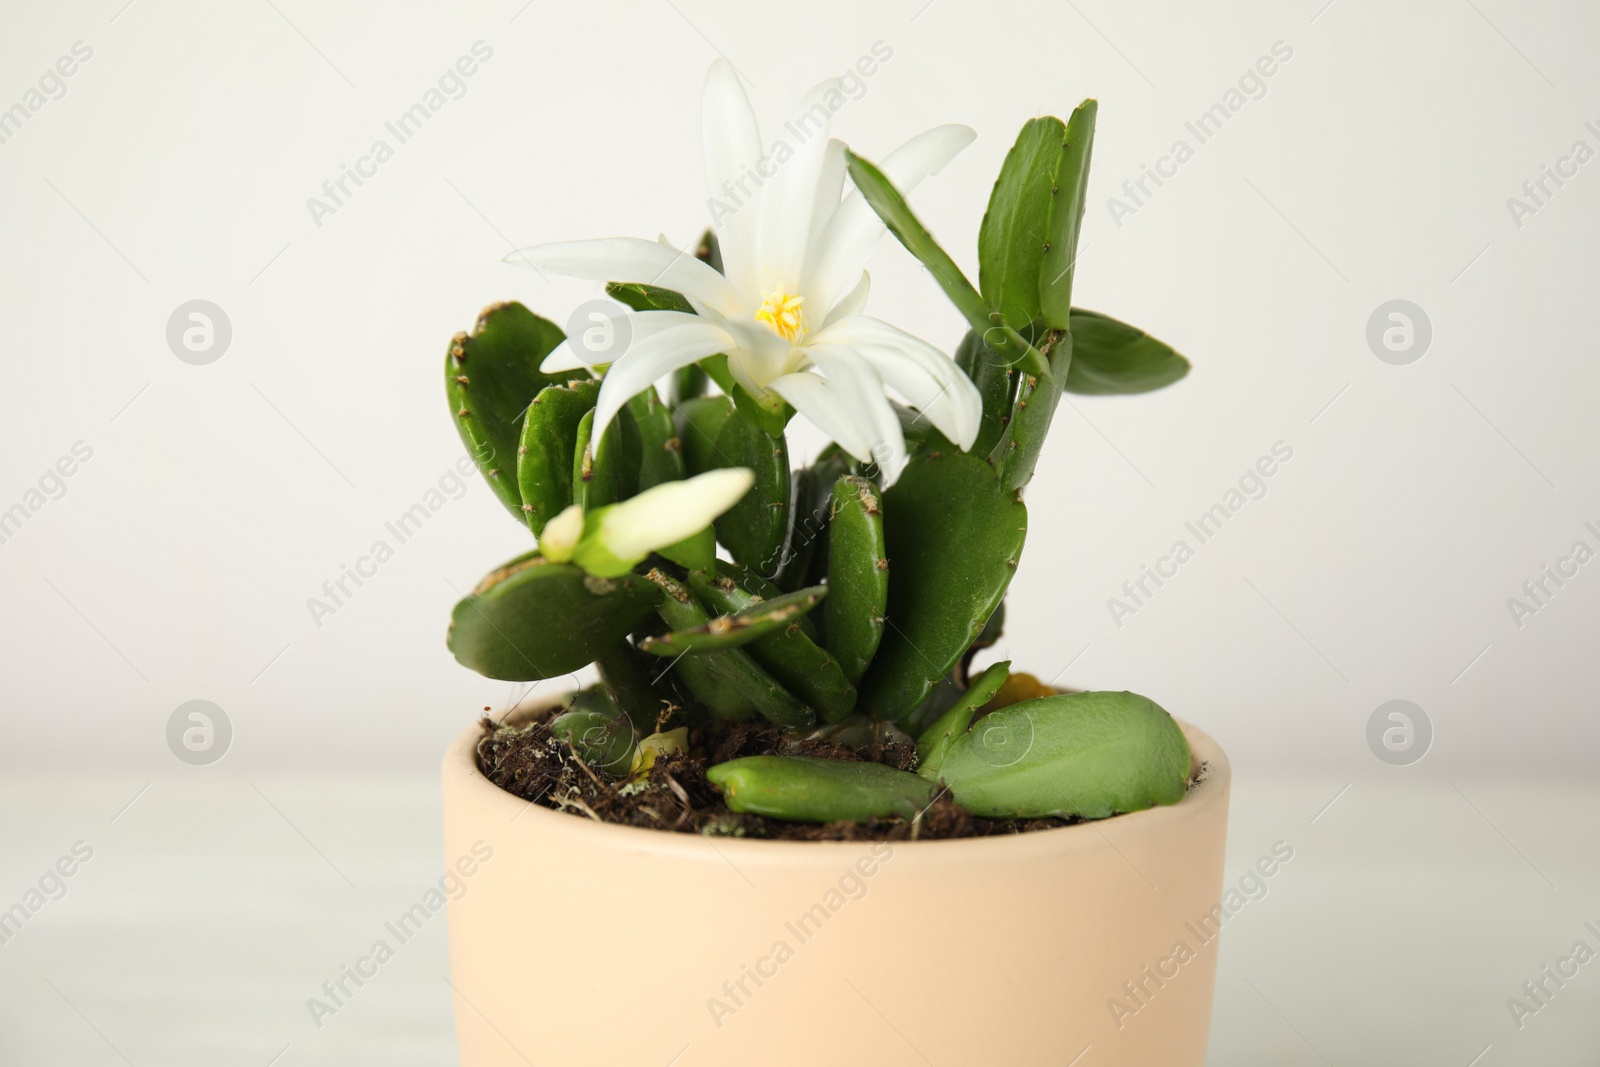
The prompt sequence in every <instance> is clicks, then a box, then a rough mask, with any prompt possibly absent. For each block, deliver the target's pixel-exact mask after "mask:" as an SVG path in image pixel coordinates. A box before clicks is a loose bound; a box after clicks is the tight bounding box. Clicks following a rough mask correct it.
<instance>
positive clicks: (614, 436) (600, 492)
mask: <svg viewBox="0 0 1600 1067" xmlns="http://www.w3.org/2000/svg"><path fill="white" fill-rule="evenodd" d="M593 430H594V412H593V411H590V412H588V413H587V414H585V415H584V416H583V418H581V419H579V420H578V432H577V436H576V438H575V439H574V441H573V459H572V502H573V503H574V504H578V505H580V506H582V508H583V510H584V511H595V510H597V509H599V508H603V507H605V506H606V505H607V504H615V503H616V502H617V501H618V500H621V499H622V498H623V497H624V496H629V495H632V494H631V493H629V492H628V489H629V486H628V454H629V453H630V452H631V453H633V454H635V455H637V454H638V436H637V435H638V431H637V430H636V429H635V428H634V425H633V422H632V420H630V419H629V418H627V416H626V415H621V416H619V417H617V418H615V419H613V420H611V425H610V426H607V427H606V433H605V436H604V437H603V438H601V440H600V444H599V446H598V447H596V445H595V442H594V441H593V439H592V438H593Z"/></svg>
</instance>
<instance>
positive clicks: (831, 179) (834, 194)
mask: <svg viewBox="0 0 1600 1067" xmlns="http://www.w3.org/2000/svg"><path fill="white" fill-rule="evenodd" d="M845 151H846V146H845V143H844V142H843V141H841V140H839V139H838V138H837V137H835V138H833V139H832V140H830V141H829V142H828V147H827V150H826V151H825V152H824V153H823V156H822V170H821V172H820V174H819V175H818V178H817V194H816V199H815V201H814V203H813V205H812V208H811V230H810V232H809V233H808V234H807V236H806V248H808V249H810V248H813V247H815V245H816V244H817V242H818V241H821V240H822V234H823V231H824V230H826V229H827V226H828V222H829V220H831V219H832V218H833V213H834V212H835V211H837V210H839V198H840V197H841V196H843V195H844V178H845V174H846V173H848V171H849V166H848V163H847V162H846V160H845Z"/></svg>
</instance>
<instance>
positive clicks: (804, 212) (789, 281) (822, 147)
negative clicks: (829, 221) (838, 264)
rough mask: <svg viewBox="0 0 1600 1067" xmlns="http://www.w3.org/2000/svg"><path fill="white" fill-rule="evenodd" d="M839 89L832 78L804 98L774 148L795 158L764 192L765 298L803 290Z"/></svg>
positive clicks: (759, 274) (760, 247) (760, 248)
mask: <svg viewBox="0 0 1600 1067" xmlns="http://www.w3.org/2000/svg"><path fill="white" fill-rule="evenodd" d="M839 86H840V82H839V79H838V78H830V79H828V80H827V81H825V82H822V83H821V84H820V85H817V86H816V87H814V88H813V89H812V90H811V91H810V92H808V93H807V94H806V95H805V96H804V97H802V98H801V100H800V104H799V106H798V107H796V108H795V111H794V115H793V117H792V118H790V120H789V122H788V123H786V124H785V126H784V133H785V136H784V138H783V139H781V140H780V141H778V143H777V144H776V145H774V148H777V147H780V146H781V147H786V148H788V149H789V150H790V152H792V153H793V154H792V155H791V156H788V157H785V158H784V159H783V160H782V161H781V162H779V161H774V162H775V165H776V172H775V173H774V174H773V175H772V177H770V178H768V179H767V182H766V184H765V185H764V186H762V187H761V228H760V231H759V237H758V239H757V242H756V254H757V262H756V272H755V276H756V282H757V285H758V286H759V287H760V291H761V293H762V294H763V295H764V294H766V293H770V292H772V291H773V290H774V289H782V290H784V291H785V292H788V293H795V292H798V291H799V289H800V282H801V272H802V271H803V270H804V269H805V265H806V242H807V240H808V239H809V238H810V236H811V217H812V214H813V213H814V212H815V210H816V202H817V188H818V186H819V185H821V184H822V177H823V170H824V168H825V166H826V164H827V160H828V144H829V141H828V127H829V125H830V124H831V123H832V121H833V112H834V106H830V100H831V99H832V97H838V99H839V100H841V101H842V100H843V99H844V96H843V93H842V90H841V89H840V87H839ZM817 310H818V311H821V310H822V309H820V308H819V309H817Z"/></svg>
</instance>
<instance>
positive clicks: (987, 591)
mask: <svg viewBox="0 0 1600 1067" xmlns="http://www.w3.org/2000/svg"><path fill="white" fill-rule="evenodd" d="M883 507H884V537H885V541H886V547H887V549H888V557H889V562H890V566H892V567H893V568H894V581H892V582H891V583H890V584H889V611H888V619H889V624H888V628H887V630H886V632H885V634H884V638H883V643H882V644H881V645H880V646H879V647H878V653H877V655H876V656H875V657H874V658H873V661H872V666H871V667H870V668H869V669H868V671H867V675H866V678H865V679H863V681H862V683H861V701H860V707H861V709H862V710H863V711H865V712H867V713H868V714H870V715H874V716H877V717H878V718H883V719H891V720H899V719H902V718H904V717H905V716H907V715H909V714H910V713H911V712H912V711H913V710H914V709H915V708H916V707H917V706H918V705H919V704H921V703H922V701H923V700H924V699H925V698H926V697H927V696H928V694H929V693H930V692H931V691H932V690H933V688H934V686H935V685H937V684H938V683H939V680H940V679H941V678H942V677H944V676H945V675H946V674H947V673H949V671H950V670H951V669H952V668H953V667H954V666H955V665H956V663H957V662H959V661H960V659H961V657H962V656H963V655H965V654H966V652H967V650H968V649H969V648H971V647H972V643H973V641H974V640H975V639H976V638H977V637H978V635H979V634H980V633H981V632H982V631H983V627H984V624H985V623H987V622H988V621H989V618H990V616H991V615H993V614H994V611H995V609H996V608H997V607H999V605H1000V601H1001V599H1002V598H1003V597H1004V596H1005V592H1006V587H1007V586H1009V585H1010V584H1011V577H1012V575H1013V574H1015V573H1016V566H1017V561H1018V559H1019V558H1020V557H1021V555H1022V544H1023V541H1024V540H1025V539H1026V537H1027V530H1028V509H1027V508H1026V507H1025V506H1024V505H1023V504H1022V502H1021V501H1020V500H1018V499H1016V495H1015V494H1014V493H1011V492H1007V491H1006V490H1004V489H1002V488H1001V487H1000V484H999V482H998V481H997V480H996V479H995V476H994V472H993V471H992V470H991V469H990V468H989V465H988V464H987V463H985V462H984V461H983V460H981V459H978V458H977V457H976V456H972V455H969V454H966V453H956V454H954V455H949V456H943V457H940V458H932V457H927V456H922V457H918V458H916V459H914V460H912V462H911V463H910V465H908V466H907V467H906V470H905V473H904V474H902V475H901V476H900V480H899V481H898V482H896V483H895V484H894V486H893V487H892V488H890V489H889V490H887V491H886V492H885V493H884V496H883Z"/></svg>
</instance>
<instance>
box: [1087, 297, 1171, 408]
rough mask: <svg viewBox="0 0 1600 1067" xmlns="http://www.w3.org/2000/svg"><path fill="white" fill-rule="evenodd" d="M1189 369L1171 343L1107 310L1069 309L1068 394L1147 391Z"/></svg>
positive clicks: (1160, 386) (1162, 384)
mask: <svg viewBox="0 0 1600 1067" xmlns="http://www.w3.org/2000/svg"><path fill="white" fill-rule="evenodd" d="M1188 373H1189V361H1188V360H1187V359H1184V358H1183V357H1182V356H1180V355H1179V354H1178V353H1177V352H1175V351H1173V349H1172V347H1171V346H1170V345H1167V344H1165V343H1163V342H1161V341H1158V340H1156V339H1155V338H1154V337H1151V336H1150V335H1149V334H1147V333H1145V332H1144V331H1143V330H1141V329H1139V327H1137V326H1130V325H1128V324H1127V323H1125V322H1119V321H1117V320H1116V319H1114V318H1112V317H1111V316H1110V315H1102V314H1100V313H1099V312H1098V311H1086V310H1084V309H1083V308H1073V309H1072V365H1071V366H1070V367H1069V368H1068V369H1067V377H1066V387H1067V392H1069V393H1083V394H1087V395H1096V396H1098V395H1107V394H1115V393H1148V392H1152V391H1153V390H1156V389H1160V388H1162V387H1163V386H1167V385H1171V384H1172V383H1173V382H1175V381H1177V380H1178V379H1179V378H1182V377H1183V376H1184V375H1185V374H1188Z"/></svg>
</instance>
